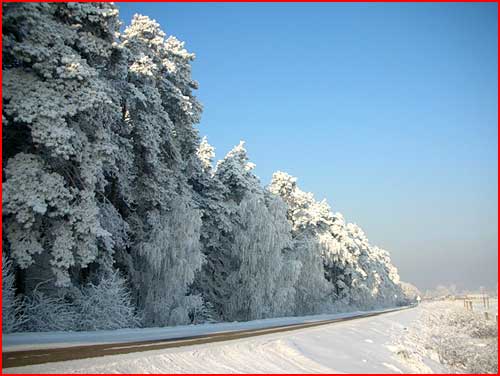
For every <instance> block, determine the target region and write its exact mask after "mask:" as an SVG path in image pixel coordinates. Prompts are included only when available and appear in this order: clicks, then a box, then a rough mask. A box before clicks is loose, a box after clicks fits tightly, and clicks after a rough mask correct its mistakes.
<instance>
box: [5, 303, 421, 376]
mask: <svg viewBox="0 0 500 376" xmlns="http://www.w3.org/2000/svg"><path fill="white" fill-rule="evenodd" d="M408 308H413V307H411V306H410V307H402V308H395V309H393V310H386V311H383V312H370V313H363V314H360V315H357V316H352V317H345V318H337V319H331V320H323V321H315V322H310V323H302V324H291V325H281V326H273V327H269V328H265V329H250V330H238V331H230V332H224V333H212V334H208V335H196V336H190V337H183V338H173V339H159V340H148V341H136V342H126V343H108V344H98V345H85V346H71V347H65V348H53V349H38V350H21V351H7V352H3V353H2V367H3V368H10V367H21V366H28V365H36V364H43V363H51V362H61V361H67V360H77V359H87V358H96V357H103V356H107V355H120V354H128V353H134V352H143V351H152V350H162V349H168V348H173V347H182V346H192V345H199V344H205V343H211V342H222V341H230V340H235V339H242V338H248V337H255V336H261V335H266V334H272V333H279V332H287V331H292V330H298V329H304V328H309V327H316V326H321V325H330V324H334V323H337V322H342V321H349V320H359V319H363V318H366V317H372V316H378V315H382V314H385V313H389V312H393V311H398V310H402V309H408Z"/></svg>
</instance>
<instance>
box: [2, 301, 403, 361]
mask: <svg viewBox="0 0 500 376" xmlns="http://www.w3.org/2000/svg"><path fill="white" fill-rule="evenodd" d="M391 310H394V308H387V309H380V310H374V311H354V312H347V313H336V314H323V315H311V316H297V317H281V318H272V319H263V320H253V321H247V322H225V323H214V324H199V325H182V326H175V327H165V328H142V329H139V328H134V329H117V330H97V331H91V332H42V333H11V334H4V335H3V337H2V350H3V351H18V350H34V349H48V348H57V347H68V346H81V345H96V344H106V343H122V342H132V341H147V340H157V339H173V338H182V337H189V336H195V335H204V334H214V333H224V332H228V331H234V330H245V329H263V328H269V327H273V326H280V325H290V324H303V323H312V322H317V321H323V320H331V319H337V318H344V317H353V316H358V315H360V314H363V313H367V312H386V311H391Z"/></svg>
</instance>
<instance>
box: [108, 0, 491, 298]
mask: <svg viewBox="0 0 500 376" xmlns="http://www.w3.org/2000/svg"><path fill="white" fill-rule="evenodd" d="M118 6H119V8H120V14H121V18H122V20H123V21H124V23H125V24H128V23H129V22H130V19H131V17H132V15H133V14H134V13H141V14H144V15H148V16H150V17H151V18H154V19H156V20H157V21H158V22H159V23H160V24H161V26H162V28H163V30H164V31H166V32H167V34H169V35H170V34H173V35H175V36H177V37H178V38H179V39H181V40H184V41H186V47H187V49H188V50H189V51H192V52H195V53H196V56H197V59H196V61H195V62H194V63H193V75H194V78H195V79H196V80H198V81H199V83H200V90H199V91H198V97H199V98H200V100H201V101H202V102H203V104H204V106H205V110H204V114H203V117H202V122H201V124H200V133H201V135H207V136H208V140H209V142H210V143H211V144H212V145H214V146H215V147H216V152H217V157H218V158H222V157H223V156H224V154H225V153H226V152H227V151H228V150H230V149H231V148H232V146H233V145H236V144H237V143H238V141H239V140H240V139H243V140H245V141H247V149H248V151H249V155H250V158H251V160H252V161H253V162H254V163H256V164H257V168H256V173H257V175H259V176H260V178H261V180H262V182H263V183H264V184H267V183H268V182H269V181H270V178H271V175H272V173H273V172H274V171H276V170H282V171H287V172H289V173H290V174H292V175H295V176H297V177H298V178H299V184H300V186H301V187H302V189H304V190H306V191H311V192H314V194H315V196H316V198H318V199H321V198H326V199H327V200H328V202H329V203H330V204H331V206H332V207H333V209H334V210H335V211H340V212H342V213H343V214H344V215H345V217H346V218H347V219H348V220H349V221H352V222H356V223H358V224H359V225H360V226H361V227H362V228H364V230H365V232H366V233H367V235H368V237H369V239H370V240H371V241H372V242H373V243H375V244H377V245H380V246H382V247H384V248H387V249H388V250H389V251H390V252H391V254H392V258H393V261H394V262H395V264H396V265H397V266H398V267H399V269H400V274H401V276H402V278H403V279H405V280H408V281H410V282H414V283H415V284H417V286H419V287H421V288H428V287H432V286H435V285H437V284H439V283H443V284H451V283H455V284H457V285H458V286H459V287H467V288H477V287H479V286H481V285H483V286H488V287H494V288H496V286H497V257H498V256H497V253H498V247H497V238H498V234H497V222H498V212H497V208H498V199H497V188H498V186H497V181H498V180H497V176H498V175H497V169H498V165H497V153H498V144H497V140H498V137H497V134H498V133H497V132H498V129H497V122H498V107H497V102H498V75H497V71H498V70H497V67H498V59H497V56H498V47H497V45H498V43H497V35H498V33H497V28H498V23H497V14H498V12H497V4H491V3H490V4H487V3H485V4H458V3H455V4H383V3H380V4H334V3H332V4H272V3H271V4H255V3H246V4H199V3H194V4H182V3H163V4H151V3H118Z"/></svg>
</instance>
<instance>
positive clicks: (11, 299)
mask: <svg viewBox="0 0 500 376" xmlns="http://www.w3.org/2000/svg"><path fill="white" fill-rule="evenodd" d="M24 319H25V316H24V315H23V306H22V301H21V299H20V298H19V297H18V296H16V291H15V286H14V273H13V271H12V262H11V261H10V260H9V259H8V258H7V257H6V256H5V254H3V253H2V332H3V333H10V332H15V331H18V330H19V329H20V328H21V326H22V325H23V323H24Z"/></svg>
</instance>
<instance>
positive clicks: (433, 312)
mask: <svg viewBox="0 0 500 376" xmlns="http://www.w3.org/2000/svg"><path fill="white" fill-rule="evenodd" d="M497 307H498V305H497V301H496V299H495V300H494V301H493V304H492V305H491V306H490V308H489V309H487V308H484V307H483V306H482V305H481V304H479V303H477V304H475V308H474V311H473V312H470V311H467V310H466V309H465V308H464V306H463V301H437V302H426V303H423V304H421V305H420V309H419V315H418V317H417V319H416V320H415V321H414V322H412V324H411V325H410V326H409V327H408V330H407V332H406V334H405V335H404V336H402V337H399V338H395V339H394V345H392V346H391V347H390V349H391V350H392V351H393V352H394V353H395V354H397V355H398V356H399V357H400V358H401V360H402V361H404V362H406V363H407V365H408V366H409V367H411V368H413V370H414V372H415V373H430V372H432V369H431V368H429V367H428V365H427V364H426V360H427V359H433V360H434V361H436V362H439V363H440V364H442V365H443V367H444V368H445V370H446V373H471V374H477V373H495V374H496V373H497V371H498V324H497V323H496V321H495V314H496V313H497V312H498V311H497ZM484 311H488V312H489V313H490V318H489V320H487V319H486V318H485V316H484Z"/></svg>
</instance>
